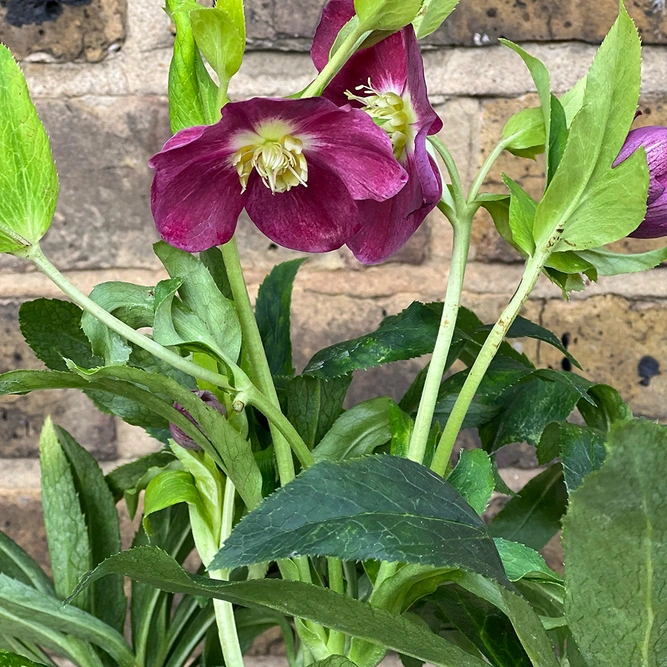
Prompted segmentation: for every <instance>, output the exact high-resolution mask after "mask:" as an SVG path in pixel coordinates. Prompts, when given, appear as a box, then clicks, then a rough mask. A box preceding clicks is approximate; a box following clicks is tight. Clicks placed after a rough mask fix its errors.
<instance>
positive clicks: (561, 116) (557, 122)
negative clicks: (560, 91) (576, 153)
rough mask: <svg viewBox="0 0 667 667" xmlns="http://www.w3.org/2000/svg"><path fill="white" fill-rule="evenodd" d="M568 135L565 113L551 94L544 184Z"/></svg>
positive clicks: (559, 158)
mask: <svg viewBox="0 0 667 667" xmlns="http://www.w3.org/2000/svg"><path fill="white" fill-rule="evenodd" d="M568 136H569V130H568V122H567V114H566V113H565V109H564V108H563V105H562V104H561V103H560V101H559V99H558V98H557V97H556V96H555V95H554V94H553V93H552V94H551V125H550V128H549V151H548V153H547V160H548V162H549V164H548V167H547V178H546V181H547V182H546V185H547V187H549V183H551V181H552V180H553V177H554V174H555V173H556V169H558V165H560V161H561V160H562V158H563V153H564V152H565V146H566V145H567V139H568Z"/></svg>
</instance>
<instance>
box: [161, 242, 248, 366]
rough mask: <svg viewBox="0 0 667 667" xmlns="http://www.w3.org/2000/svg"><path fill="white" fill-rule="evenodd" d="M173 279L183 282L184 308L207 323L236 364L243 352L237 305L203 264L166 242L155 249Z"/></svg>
mask: <svg viewBox="0 0 667 667" xmlns="http://www.w3.org/2000/svg"><path fill="white" fill-rule="evenodd" d="M153 249H154V250H155V254H156V255H157V256H158V258H159V259H160V261H161V262H162V263H163V264H164V267H165V268H166V269H167V272H168V273H169V275H170V276H171V278H180V279H182V281H183V282H182V285H181V287H180V288H179V290H178V291H179V295H180V297H181V299H182V300H183V303H184V305H185V306H186V307H187V308H189V309H190V310H191V311H192V312H193V313H195V314H196V315H197V316H198V317H199V319H200V320H201V321H202V322H203V323H204V324H205V326H206V328H207V329H208V331H209V333H210V335H211V337H212V338H213V339H214V340H215V342H216V344H217V346H218V349H220V350H222V351H223V352H224V354H225V359H229V360H230V361H231V362H232V363H235V362H236V361H237V359H238V358H239V352H240V350H241V325H240V324H239V319H238V315H237V314H236V309H235V308H234V304H233V303H232V302H231V301H230V300H229V299H227V298H225V297H224V296H223V295H222V294H221V293H220V291H219V290H218V289H217V286H216V284H215V281H214V280H213V277H212V275H211V274H210V273H209V271H208V269H207V268H206V267H205V266H204V264H202V262H201V261H200V260H199V259H197V258H196V257H194V255H191V254H190V253H187V252H185V251H183V250H178V249H177V248H174V247H172V246H170V245H168V244H167V243H165V242H164V241H159V242H158V243H156V244H155V245H154V246H153Z"/></svg>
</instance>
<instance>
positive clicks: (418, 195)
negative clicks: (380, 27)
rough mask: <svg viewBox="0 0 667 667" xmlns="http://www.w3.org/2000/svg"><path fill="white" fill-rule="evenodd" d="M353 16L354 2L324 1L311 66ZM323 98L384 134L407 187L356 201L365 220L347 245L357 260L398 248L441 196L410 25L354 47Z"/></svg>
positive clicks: (434, 125) (370, 260) (434, 124)
mask: <svg viewBox="0 0 667 667" xmlns="http://www.w3.org/2000/svg"><path fill="white" fill-rule="evenodd" d="M353 15H354V0H329V2H328V3H327V4H326V6H325V7H324V10H323V12H322V20H321V21H320V24H319V26H318V28H317V32H316V33H315V39H314V41H313V48H312V50H311V56H312V58H313V63H314V64H315V66H316V67H317V69H318V70H322V69H323V68H324V66H325V65H326V64H327V61H328V59H329V53H330V51H331V47H332V46H333V44H334V42H335V39H336V36H337V35H338V32H339V30H340V29H341V28H342V27H343V26H344V25H345V24H346V23H347V22H348V21H349V20H350V19H351V18H352V16H353ZM323 95H324V96H325V97H326V98H328V99H330V100H332V101H333V102H335V103H336V104H338V105H339V106H342V105H345V104H347V103H351V104H352V105H353V106H354V107H356V108H358V109H361V110H363V111H364V112H366V113H367V114H368V115H369V116H370V117H371V118H372V119H373V121H374V122H375V123H376V124H377V125H378V126H379V127H381V128H382V129H383V130H384V131H385V132H386V134H387V136H388V137H389V138H390V140H391V143H392V150H393V151H394V155H395V156H396V159H397V160H398V161H399V162H400V163H401V164H402V165H403V166H404V167H405V169H406V171H407V172H408V175H409V180H408V184H407V185H406V186H405V187H404V188H403V189H402V190H401V191H400V192H399V193H398V194H397V195H396V196H394V197H392V198H391V199H388V200H387V201H384V202H377V201H364V202H360V205H359V208H360V209H361V211H362V213H363V215H364V217H365V218H366V219H367V220H368V224H365V225H364V226H363V227H362V228H361V229H360V231H359V233H358V234H357V235H356V236H355V237H354V238H353V239H352V240H351V241H350V242H348V245H349V247H350V248H351V250H352V252H353V253H354V254H355V255H356V257H357V258H358V259H359V260H360V261H362V262H364V263H366V264H375V263H378V262H381V261H383V260H385V259H387V258H388V257H389V256H390V255H392V254H394V253H395V252H396V251H397V250H399V249H400V248H401V247H402V246H403V245H404V244H405V243H406V242H407V241H408V240H409V238H410V237H411V236H412V235H413V234H414V233H415V231H417V229H418V227H419V226H420V225H421V223H422V222H423V221H424V219H425V218H426V216H427V215H428V213H429V212H430V211H432V210H433V209H434V208H435V206H436V205H437V203H438V202H439V201H440V197H441V196H442V182H441V180H440V173H439V171H438V168H437V166H436V164H435V162H434V161H433V159H432V158H431V157H430V155H429V154H428V151H427V150H426V139H427V136H428V135H429V134H435V133H437V132H439V131H440V130H441V129H442V122H441V120H440V119H439V118H438V116H437V114H436V113H435V111H434V110H433V107H432V106H431V104H430V102H429V99H428V92H427V90H426V81H425V78H424V63H423V61H422V57H421V53H420V51H419V46H418V44H417V38H416V37H415V33H414V30H413V28H412V26H407V27H406V28H403V30H401V31H400V32H397V33H394V34H393V35H391V36H389V37H387V38H386V39H384V40H382V41H381V42H379V43H377V44H374V45H373V46H370V47H368V48H365V49H361V50H360V51H358V52H357V53H356V54H355V55H353V56H352V58H350V60H349V61H348V62H347V63H346V65H345V66H344V67H343V68H342V69H341V71H340V72H339V73H338V75H337V76H336V77H335V78H334V79H333V81H332V82H331V84H330V85H329V86H328V87H327V88H326V90H325V91H324V93H323Z"/></svg>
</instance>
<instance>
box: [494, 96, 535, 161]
mask: <svg viewBox="0 0 667 667" xmlns="http://www.w3.org/2000/svg"><path fill="white" fill-rule="evenodd" d="M502 138H503V140H504V141H505V150H506V151H508V152H510V153H512V154H513V155H516V156H517V157H524V158H529V159H531V160H534V159H535V157H536V156H537V155H540V154H541V153H544V146H545V142H546V134H545V131H544V115H543V113H542V110H541V109H539V108H535V107H533V108H530V109H522V110H521V111H519V112H517V113H515V114H514V115H513V116H510V119H509V120H508V121H507V123H505V127H504V128H503V134H502Z"/></svg>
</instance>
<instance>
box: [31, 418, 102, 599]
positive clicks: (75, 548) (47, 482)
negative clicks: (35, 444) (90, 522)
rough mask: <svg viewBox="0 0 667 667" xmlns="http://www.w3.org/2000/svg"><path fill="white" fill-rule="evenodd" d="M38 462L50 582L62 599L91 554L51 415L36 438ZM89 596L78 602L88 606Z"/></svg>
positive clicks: (81, 514) (70, 476) (83, 570)
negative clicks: (37, 440) (51, 581)
mask: <svg viewBox="0 0 667 667" xmlns="http://www.w3.org/2000/svg"><path fill="white" fill-rule="evenodd" d="M39 463H40V468H41V473H42V482H41V489H42V507H43V508H44V526H45V528H46V538H47V544H48V548H49V561H50V563H51V570H52V572H53V583H54V588H55V591H56V595H57V596H58V597H59V598H61V599H64V598H66V597H67V596H68V595H70V594H71V593H72V591H73V590H74V588H75V586H76V584H77V582H78V581H79V579H81V577H82V576H83V575H84V574H85V573H86V572H87V571H88V570H90V568H91V565H92V557H91V550H90V541H89V538H88V527H87V525H86V519H85V517H84V515H83V513H82V512H81V504H80V500H79V496H78V494H77V492H76V488H75V486H74V479H73V477H72V472H71V470H70V466H69V463H68V461H67V457H66V456H65V453H64V452H63V449H62V447H61V445H60V442H59V441H58V436H57V434H56V431H55V428H54V427H53V423H52V422H51V419H50V417H47V418H46V421H45V422H44V426H43V427H42V432H41V435H40V438H39ZM88 598H89V596H88V595H86V596H85V597H83V598H80V599H79V601H78V602H79V604H80V605H81V607H82V608H83V609H88V608H89V606H90V600H89V599H88Z"/></svg>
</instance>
